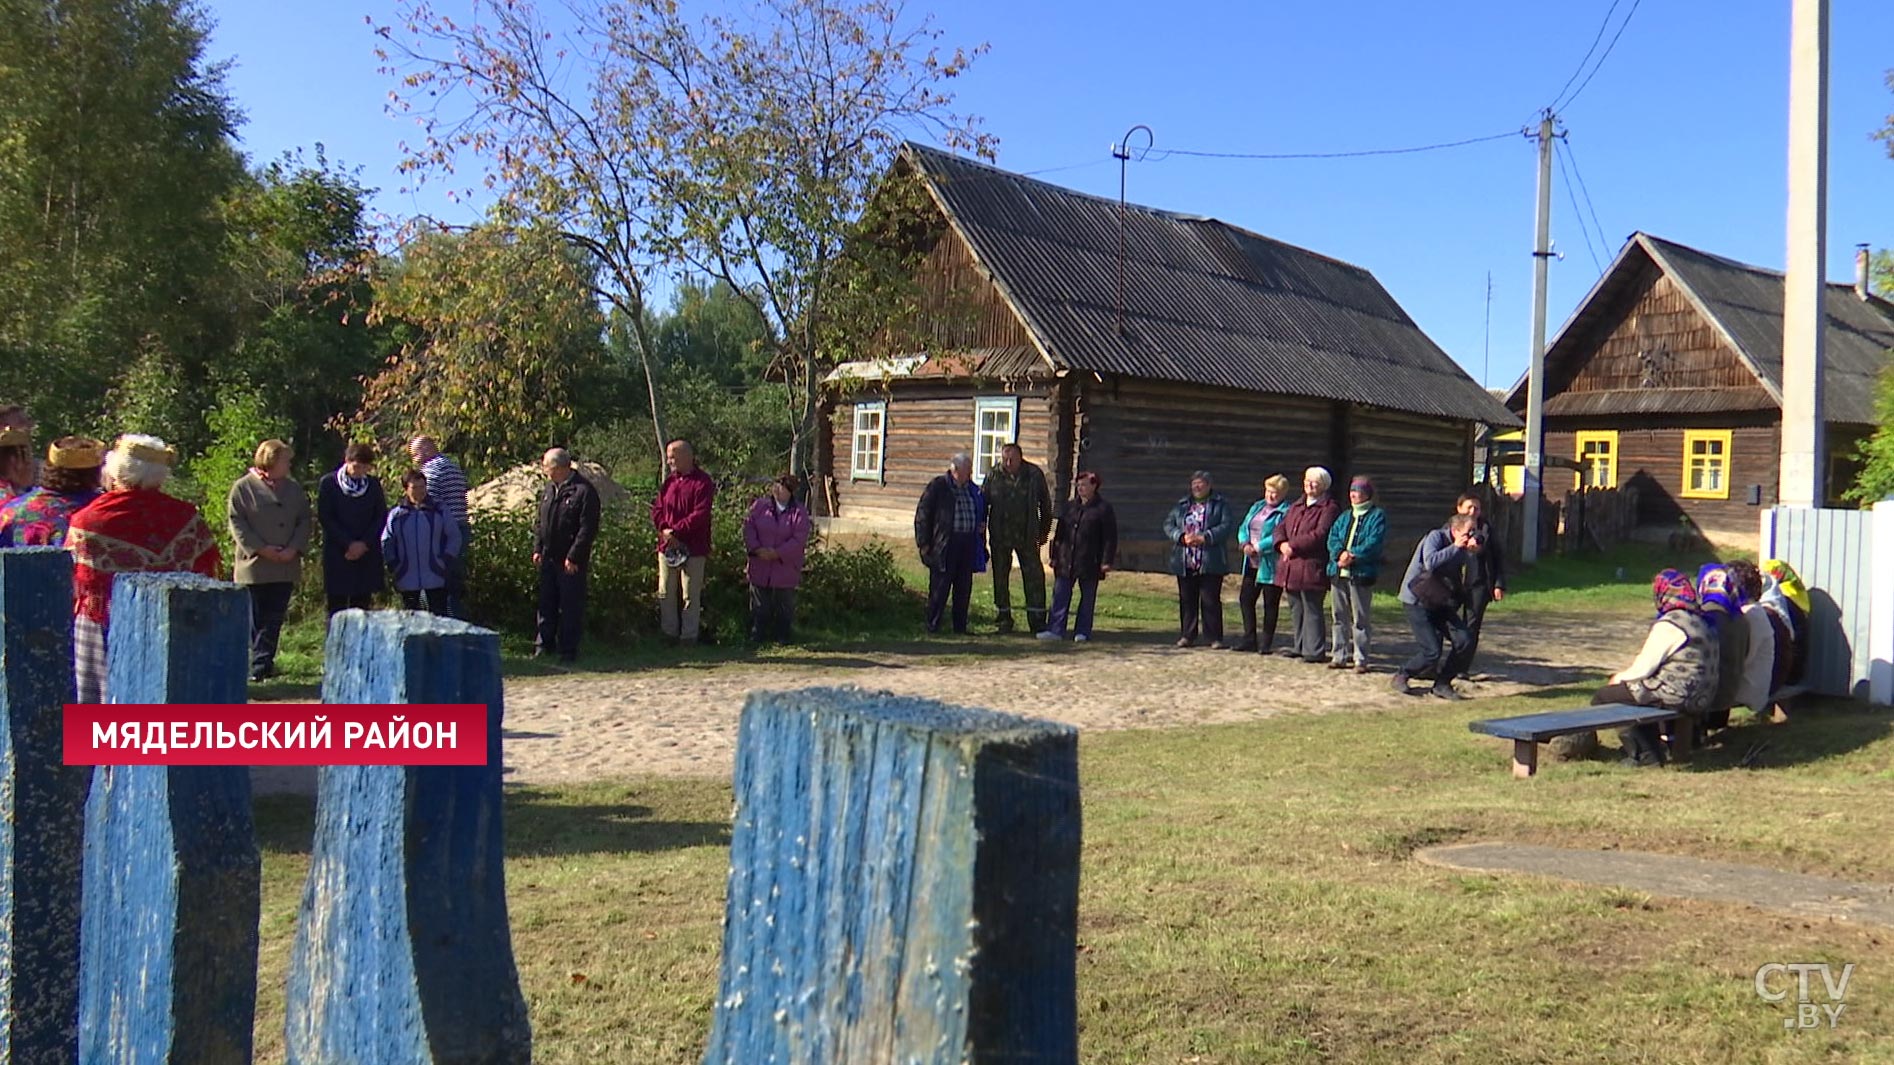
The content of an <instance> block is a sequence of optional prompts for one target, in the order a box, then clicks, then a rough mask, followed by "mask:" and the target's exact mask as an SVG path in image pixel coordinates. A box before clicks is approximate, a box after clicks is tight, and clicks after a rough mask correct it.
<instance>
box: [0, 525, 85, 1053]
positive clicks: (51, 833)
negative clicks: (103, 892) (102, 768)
mask: <svg viewBox="0 0 1894 1065" xmlns="http://www.w3.org/2000/svg"><path fill="white" fill-rule="evenodd" d="M72 698H73V686H72V556H71V555H68V554H67V553H66V552H64V551H61V550H59V549H58V548H52V547H28V548H19V549H16V550H7V551H0V1061H7V1062H17V1063H19V1065H40V1063H47V1065H52V1063H55V1062H56V1063H59V1065H65V1063H68V1062H72V1061H74V1060H76V1059H77V1057H78V1054H79V1028H78V1024H79V877H80V861H79V848H80V841H81V839H82V838H83V836H84V832H85V795H86V784H87V782H88V781H89V780H91V776H92V770H91V768H90V767H87V766H73V767H68V766H67V765H65V764H64V760H63V754H62V740H61V731H60V729H61V722H62V720H63V707H64V705H65V704H66V703H68V702H71V701H72Z"/></svg>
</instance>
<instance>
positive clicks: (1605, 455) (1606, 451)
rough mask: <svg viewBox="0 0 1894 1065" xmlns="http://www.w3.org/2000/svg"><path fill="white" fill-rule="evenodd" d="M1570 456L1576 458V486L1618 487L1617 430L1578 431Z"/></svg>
mask: <svg viewBox="0 0 1894 1065" xmlns="http://www.w3.org/2000/svg"><path fill="white" fill-rule="evenodd" d="M1575 451H1576V454H1574V455H1573V456H1572V457H1573V458H1575V459H1577V460H1578V487H1580V488H1616V487H1618V432H1617V430H1615V429H1613V430H1606V431H1597V432H1587V433H1578V434H1577V442H1576V444H1575Z"/></svg>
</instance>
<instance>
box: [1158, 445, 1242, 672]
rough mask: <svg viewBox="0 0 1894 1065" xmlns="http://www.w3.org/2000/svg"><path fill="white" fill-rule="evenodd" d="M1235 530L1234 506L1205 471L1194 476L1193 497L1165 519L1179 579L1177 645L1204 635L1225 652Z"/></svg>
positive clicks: (1212, 646) (1191, 642)
mask: <svg viewBox="0 0 1894 1065" xmlns="http://www.w3.org/2000/svg"><path fill="white" fill-rule="evenodd" d="M1232 531H1234V523H1233V522H1232V521H1231V517H1230V505H1229V503H1228V502H1226V501H1225V500H1224V498H1223V496H1222V495H1220V494H1218V492H1217V491H1216V489H1215V487H1214V486H1213V485H1212V484H1211V482H1210V475H1209V474H1207V473H1205V472H1204V471H1202V470H1198V471H1197V472H1196V473H1193V474H1191V475H1190V494H1189V495H1187V496H1185V497H1184V498H1182V499H1180V500H1178V501H1177V505H1176V506H1174V507H1172V508H1171V512H1170V514H1169V515H1168V516H1166V517H1165V519H1164V538H1165V539H1166V540H1169V541H1170V542H1171V574H1172V575H1173V576H1175V577H1176V578H1177V629H1178V633H1179V635H1178V637H1177V646H1179V647H1193V646H1195V645H1196V643H1197V637H1198V636H1199V635H1201V636H1203V637H1204V638H1206V639H1208V640H1209V641H1210V649H1211V650H1213V651H1221V650H1222V649H1223V577H1224V574H1227V573H1229V572H1230V562H1229V557H1228V555H1227V554H1226V552H1225V550H1224V541H1226V540H1228V539H1229V538H1230V533H1231V532H1232Z"/></svg>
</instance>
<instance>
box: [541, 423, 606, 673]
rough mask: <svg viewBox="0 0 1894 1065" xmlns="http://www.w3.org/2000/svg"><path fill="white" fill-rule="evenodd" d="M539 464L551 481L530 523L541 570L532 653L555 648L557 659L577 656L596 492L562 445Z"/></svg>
mask: <svg viewBox="0 0 1894 1065" xmlns="http://www.w3.org/2000/svg"><path fill="white" fill-rule="evenodd" d="M539 468H540V470H541V471H543V472H544V473H545V474H546V480H547V481H549V482H550V483H549V484H548V485H547V486H546V488H545V490H544V491H543V492H541V493H540V496H539V521H538V522H537V523H536V524H535V525H534V526H533V565H534V566H535V567H537V568H538V570H539V626H538V633H537V637H536V638H535V640H534V641H533V657H534V658H538V657H539V656H541V655H545V654H550V653H552V652H554V651H557V652H558V654H559V661H561V662H571V661H573V660H574V659H576V658H578V657H579V631H580V629H581V627H582V626H583V625H584V624H585V575H586V570H587V568H588V567H589V565H590V563H591V558H592V541H593V540H596V539H597V538H598V491H597V489H594V488H593V487H592V482H590V481H588V480H586V479H585V475H584V474H581V473H580V472H579V471H577V470H575V469H573V468H572V456H571V454H569V453H568V452H567V451H566V449H565V448H562V447H556V448H553V449H552V450H550V451H548V452H546V457H545V458H544V459H541V460H540V463H539Z"/></svg>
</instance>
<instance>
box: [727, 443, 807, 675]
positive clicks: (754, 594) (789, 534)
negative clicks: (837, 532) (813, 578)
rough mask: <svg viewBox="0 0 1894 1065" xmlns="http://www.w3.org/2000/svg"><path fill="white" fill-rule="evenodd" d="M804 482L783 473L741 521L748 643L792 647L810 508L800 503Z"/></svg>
mask: <svg viewBox="0 0 1894 1065" xmlns="http://www.w3.org/2000/svg"><path fill="white" fill-rule="evenodd" d="M800 487H802V482H801V480H800V479H799V478H797V476H796V475H795V474H793V473H785V474H783V475H782V476H781V477H778V478H776V480H775V481H774V482H772V483H771V484H770V486H769V492H768V494H766V495H764V496H762V497H760V498H758V499H757V501H756V502H754V503H752V504H750V513H749V514H748V515H747V516H745V517H744V519H743V548H744V550H745V551H747V552H748V553H749V556H750V563H749V578H750V640H751V641H752V642H755V643H762V642H764V641H765V640H768V639H771V638H772V637H773V638H774V639H775V640H776V642H777V643H788V642H789V636H790V630H791V628H792V627H793V626H794V624H795V621H796V589H797V588H798V587H799V586H800V585H801V584H802V561H803V557H804V555H805V554H806V552H807V551H808V549H809V508H807V507H805V506H803V505H802V503H801V502H799V501H798V500H797V499H796V489H798V488H800Z"/></svg>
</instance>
